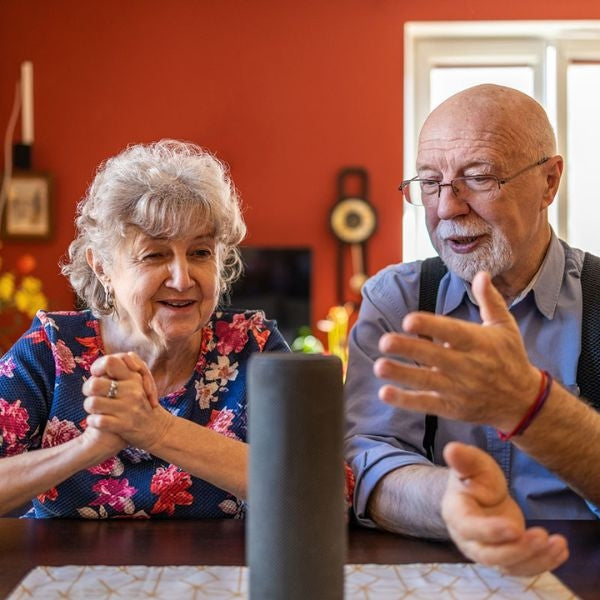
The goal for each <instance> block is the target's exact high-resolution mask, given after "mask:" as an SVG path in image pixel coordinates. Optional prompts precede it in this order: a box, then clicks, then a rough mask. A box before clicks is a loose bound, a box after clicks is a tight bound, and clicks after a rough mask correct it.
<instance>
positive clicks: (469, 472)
mask: <svg viewBox="0 0 600 600" xmlns="http://www.w3.org/2000/svg"><path fill="white" fill-rule="evenodd" d="M443 453H444V460H445V461H446V464H447V465H448V466H449V467H450V468H451V469H452V470H453V471H454V472H455V474H456V476H457V477H458V478H459V479H473V478H475V477H477V476H478V475H480V474H481V473H485V472H486V471H487V470H489V469H490V468H492V469H494V470H496V469H497V468H498V467H497V465H496V463H495V462H494V460H493V459H492V458H491V457H490V455H489V454H487V452H484V451H483V450H480V449H479V448H476V447H475V446H470V445H467V444H463V443H461V442H449V443H448V444H446V446H445V447H444V451H443Z"/></svg>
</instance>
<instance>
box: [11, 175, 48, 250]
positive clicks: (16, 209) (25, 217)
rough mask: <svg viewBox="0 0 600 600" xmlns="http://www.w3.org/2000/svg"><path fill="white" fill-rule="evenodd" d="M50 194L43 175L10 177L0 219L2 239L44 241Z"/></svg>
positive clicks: (45, 176) (46, 234) (46, 231)
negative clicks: (0, 221)
mask: <svg viewBox="0 0 600 600" xmlns="http://www.w3.org/2000/svg"><path fill="white" fill-rule="evenodd" d="M51 191H52V190H51V179H50V176H49V175H48V174H47V173H38V172H34V171H24V172H16V173H13V174H12V176H11V178H10V183H9V186H8V191H7V195H6V203H5V209H4V214H3V216H2V238H3V239H48V238H49V237H50V234H51V233H52V231H51V221H52V219H51V217H52V213H51Z"/></svg>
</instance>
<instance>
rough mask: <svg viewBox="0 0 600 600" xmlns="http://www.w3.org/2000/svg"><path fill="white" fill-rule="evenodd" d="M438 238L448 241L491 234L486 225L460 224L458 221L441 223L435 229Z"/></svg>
mask: <svg viewBox="0 0 600 600" xmlns="http://www.w3.org/2000/svg"><path fill="white" fill-rule="evenodd" d="M435 230H436V233H437V235H438V238H439V239H441V240H447V239H448V238H457V237H478V236H480V235H485V234H487V233H490V227H489V226H486V224H485V223H481V222H479V223H458V222H457V221H440V222H439V223H438V225H437V227H436V228H435Z"/></svg>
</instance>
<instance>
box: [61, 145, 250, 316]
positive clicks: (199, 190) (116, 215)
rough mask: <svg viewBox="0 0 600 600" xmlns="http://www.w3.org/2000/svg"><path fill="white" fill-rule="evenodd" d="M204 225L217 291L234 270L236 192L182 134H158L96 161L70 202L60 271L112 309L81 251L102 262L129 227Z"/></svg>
mask: <svg viewBox="0 0 600 600" xmlns="http://www.w3.org/2000/svg"><path fill="white" fill-rule="evenodd" d="M207 224H210V225H211V226H212V234H213V235H214V238H215V240H216V242H217V251H218V254H217V259H218V264H219V289H220V292H221V295H222V294H224V293H225V292H227V290H228V289H229V287H230V285H231V284H232V283H233V282H234V281H235V280H236V279H237V278H238V277H239V275H240V273H241V271H242V262H241V258H240V254H239V251H238V245H239V244H240V242H241V241H242V240H243V238H244V236H245V235H246V225H245V223H244V220H243V218H242V213H241V208H240V201H239V197H238V193H237V191H236V189H235V186H234V185H233V182H232V181H231V178H230V176H229V172H228V169H227V167H226V166H225V165H224V164H223V163H221V162H220V161H219V160H217V159H216V158H215V157H214V156H213V155H212V154H211V153H210V152H207V151H206V150H204V149H203V148H201V147H199V146H197V145H196V144H192V143H189V142H181V141H177V140H169V139H165V140H160V141H158V142H154V143H150V144H136V145H132V146H129V147H127V148H126V149H125V150H123V151H122V152H121V153H120V154H118V155H116V156H114V157H112V158H109V159H108V160H106V161H104V162H103V163H102V164H101V165H100V166H99V167H98V170H97V172H96V176H95V177H94V180H93V182H92V183H91V185H90V187H89V188H88V190H87V193H86V195H85V197H84V198H83V199H82V200H81V201H80V202H79V204H78V206H77V217H76V220H75V225H76V227H77V235H76V237H75V239H74V240H73V242H71V244H70V246H69V252H68V261H67V262H65V264H63V265H62V267H61V268H62V272H63V274H64V275H65V276H66V277H67V278H68V279H69V281H70V283H71V285H72V287H73V289H74V290H75V292H76V293H77V295H78V296H79V297H80V298H81V299H82V300H83V302H84V303H85V304H86V305H87V306H88V307H89V308H91V309H92V311H93V312H94V313H95V314H97V315H106V314H110V313H111V312H112V310H113V309H112V308H111V307H110V305H111V302H110V299H109V298H107V292H106V290H105V288H104V287H103V285H102V283H101V282H100V280H99V279H98V277H97V276H96V274H95V273H94V271H93V270H92V269H91V267H90V266H89V265H88V262H87V259H86V251H87V249H88V248H91V249H92V251H93V252H94V256H95V257H96V258H99V259H100V261H101V262H102V263H104V264H110V261H111V258H112V255H113V252H114V249H115V247H116V246H117V245H118V244H119V242H120V241H122V240H124V239H126V237H127V235H128V233H130V232H131V230H132V229H133V230H134V231H135V230H137V231H138V232H140V231H141V232H142V233H144V234H146V235H149V236H153V237H166V238H177V237H181V236H184V235H188V234H190V233H193V231H194V229H197V230H198V231H199V232H204V231H206V226H207Z"/></svg>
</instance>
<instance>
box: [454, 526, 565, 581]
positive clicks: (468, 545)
mask: <svg viewBox="0 0 600 600" xmlns="http://www.w3.org/2000/svg"><path fill="white" fill-rule="evenodd" d="M460 549H461V551H462V552H463V553H464V554H465V555H466V556H468V557H469V558H470V559H472V560H474V561H476V562H479V563H481V564H483V565H488V566H494V567H498V568H500V569H501V570H502V571H503V572H504V573H507V574H510V575H517V576H532V575H536V574H538V573H542V572H544V571H549V570H552V569H555V568H557V567H558V566H559V565H561V564H562V563H563V562H564V561H565V560H566V559H567V558H568V556H569V551H568V545H567V542H566V540H565V539H564V538H563V537H562V536H560V535H552V536H549V535H548V533H547V532H546V531H545V530H543V529H541V528H532V529H528V530H527V531H526V532H525V533H524V534H523V535H522V536H520V537H519V539H517V540H516V541H514V542H508V543H500V544H488V543H481V542H480V541H479V540H463V541H462V544H460Z"/></svg>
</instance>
